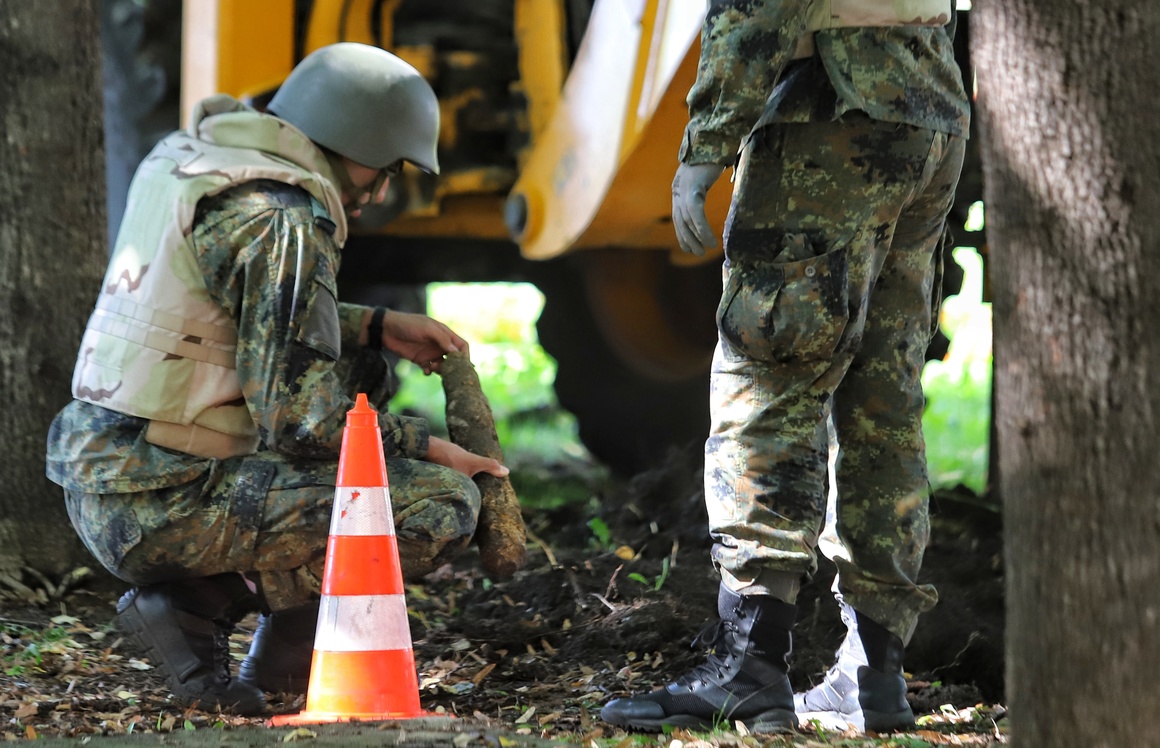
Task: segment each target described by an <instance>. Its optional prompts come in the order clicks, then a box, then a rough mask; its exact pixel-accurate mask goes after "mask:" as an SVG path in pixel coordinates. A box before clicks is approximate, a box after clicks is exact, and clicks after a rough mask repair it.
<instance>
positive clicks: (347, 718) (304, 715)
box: [269, 710, 452, 727]
mask: <svg viewBox="0 0 1160 748" xmlns="http://www.w3.org/2000/svg"><path fill="white" fill-rule="evenodd" d="M422 718H440V719H446V720H448V721H450V720H451V719H452V718H451V717H449V716H447V715H446V714H435V713H433V712H424V711H421V710H420V711H418V712H414V713H410V714H339V713H338V712H299V713H298V714H279V715H277V716H275V717H271V718H270V722H269V724H270V726H271V727H283V726H285V725H320V724H325V723H330V722H397V721H400V720H405V719H422Z"/></svg>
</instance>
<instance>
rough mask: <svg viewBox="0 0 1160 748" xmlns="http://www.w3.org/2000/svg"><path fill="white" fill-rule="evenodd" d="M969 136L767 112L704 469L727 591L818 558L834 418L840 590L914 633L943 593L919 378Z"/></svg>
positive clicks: (754, 144)
mask: <svg viewBox="0 0 1160 748" xmlns="http://www.w3.org/2000/svg"><path fill="white" fill-rule="evenodd" d="M963 149H964V141H963V140H962V139H961V138H959V137H956V136H953V135H948V134H946V133H944V132H939V131H935V130H931V129H926V128H919V127H914V126H911V125H904V124H896V123H893V122H879V121H875V120H872V119H870V118H869V117H867V116H866V115H865V114H861V113H857V112H852V113H848V114H845V115H843V116H842V117H841V118H840V119H838V120H837V121H835V122H814V123H811V124H774V125H768V126H766V127H764V128H762V129H760V130H757V131H756V132H755V133H754V134H753V136H752V137H751V138H749V140H748V142H747V144H746V147H745V148H744V150H743V151H742V155H741V159H740V162H739V164H738V167H737V173H736V184H735V187H734V195H733V204H732V207H731V209H730V215H729V218H728V222H727V226H726V233H725V254H726V261H725V268H724V293H723V295H722V299H721V303H720V306H719V309H718V314H717V321H718V330H719V343H718V347H717V350H716V353H715V356H714V361H713V371H712V383H711V386H712V394H711V411H712V428H711V432H710V436H709V439H708V441H707V443H706V466H705V484H706V503H707V507H708V513H709V525H710V531H711V533H712V534H713V537H714V539H715V541H716V542H715V545H714V549H713V559H714V563H715V564H716V565H717V566H718V568H719V570H720V571H721V572H722V576H723V578H724V579H725V580H726V583H727V584H729V585H730V586H733V587H736V588H741V587H744V586H745V585H746V584H750V583H755V582H756V583H760V582H761V579H762V575H763V574H768V573H771V572H775V573H783V574H784V573H785V572H794V573H798V574H811V573H812V572H813V571H814V570H815V568H816V556H815V548H816V546H817V540H818V535H819V533H820V531H821V527H822V522H823V518H824V513H825V497H826V494H827V489H828V486H827V483H828V479H827V470H826V464H827V454H828V439H827V423H828V420H829V418H830V416H831V413H832V414H833V419H834V422H835V425H836V429H837V436H838V442H839V444H840V446H841V457H840V460H839V463H838V471H837V482H838V486H837V489H838V490H837V494H838V501H839V505H838V510H837V516H838V521H837V532H838V535H839V537H840V538H841V540H842V541H843V542H844V544H845V545H846V547H847V550H848V551H849V553H850V560H849V561H839V562H838V566H839V585H838V586H839V590H840V592H841V594H842V596H843V598H844V600H845V601H846V602H847V603H849V604H850V605H852V606H853V607H854V608H855V609H856V610H859V611H861V612H862V613H864V614H865V615H868V616H870V617H871V618H872V619H874V620H875V621H878V622H880V623H882V624H883V625H884V626H886V627H887V628H889V629H890V630H891V631H893V632H894V633H896V634H897V635H899V636H901V637H903V639H904V640H905V639H907V638H909V636H910V634H911V633H912V631H913V628H914V625H915V622H916V620H917V617H918V615H919V613H920V612H922V611H923V610H927V609H929V608H930V607H931V606H933V605H934V604H935V602H936V599H937V596H936V593H935V591H934V589H933V588H932V587H930V586H929V585H919V584H917V583H916V578H917V575H918V570H919V566H920V564H921V561H922V555H923V551H924V550H925V547H926V542H927V539H928V535H929V519H928V513H927V509H928V500H929V492H930V487H929V483H928V478H927V470H926V459H925V448H924V443H923V438H922V410H923V394H922V385H921V381H920V374H921V372H922V367H923V364H924V358H925V351H926V347H927V345H928V343H929V341H930V338H931V336H932V335H933V333H934V331H935V329H936V326H937V320H938V308H939V304H940V287H941V270H942V266H941V263H942V244H943V241H944V225H945V217H946V215H947V212H948V210H949V209H950V206H951V203H952V200H953V197H954V192H955V186H956V184H957V182H958V176H959V170H960V168H961V165H962V158H963ZM791 602H792V601H791Z"/></svg>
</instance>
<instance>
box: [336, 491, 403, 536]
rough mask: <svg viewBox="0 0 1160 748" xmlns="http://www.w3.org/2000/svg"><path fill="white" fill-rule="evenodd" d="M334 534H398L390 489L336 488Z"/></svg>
mask: <svg viewBox="0 0 1160 748" xmlns="http://www.w3.org/2000/svg"><path fill="white" fill-rule="evenodd" d="M330 534H331V535H394V534H395V521H394V519H393V518H392V517H391V494H390V493H389V492H388V490H387V487H386V486H371V487H369V488H351V487H349V486H336V487H335V489H334V510H333V511H332V512H331V513H330Z"/></svg>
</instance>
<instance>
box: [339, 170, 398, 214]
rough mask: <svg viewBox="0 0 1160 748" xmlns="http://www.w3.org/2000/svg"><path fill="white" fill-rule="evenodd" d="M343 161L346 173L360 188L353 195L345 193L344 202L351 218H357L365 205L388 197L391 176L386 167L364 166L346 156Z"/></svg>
mask: <svg viewBox="0 0 1160 748" xmlns="http://www.w3.org/2000/svg"><path fill="white" fill-rule="evenodd" d="M342 163H343V166H345V167H346V173H347V176H349V177H350V181H351V183H352V184H353V185H354V186H355V187H356V188H358V191H357V192H356V193H355V194H353V195H348V194H346V193H343V195H342V204H343V206H344V207H345V208H346V211H347V213H348V214H349V215H350V217H351V218H357V217H358V215H359V213H361V212H362V208H363V206H365V205H369V204H371V203H375V204H378V203H381V202H382V201H383V200H385V199H386V197H387V187H388V186H389V185H390V183H391V178H390V175H389V173H388V171H387V170H385V169H374V168H372V167H370V166H363V165H362V164H360V163H358V162H357V161H351V160H350V159H349V158H346V157H345V156H343V159H342Z"/></svg>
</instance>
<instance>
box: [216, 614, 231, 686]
mask: <svg viewBox="0 0 1160 748" xmlns="http://www.w3.org/2000/svg"><path fill="white" fill-rule="evenodd" d="M232 629H233V627H232V626H226V625H224V624H222V623H220V622H217V629H216V630H215V631H214V634H213V664H212V674H213V678H214V680H217V681H221V682H222V683H225V682H228V681H229V679H230V631H231V630H232Z"/></svg>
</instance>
